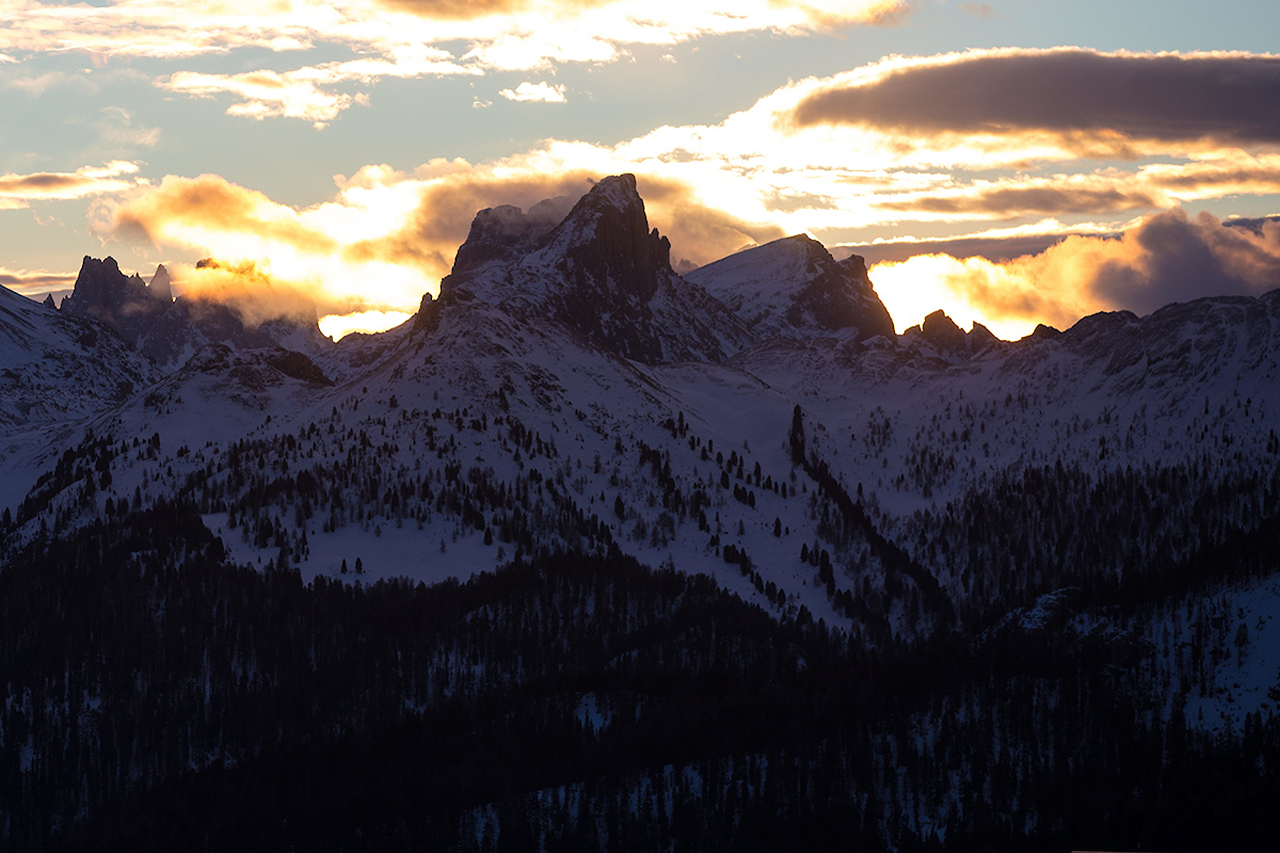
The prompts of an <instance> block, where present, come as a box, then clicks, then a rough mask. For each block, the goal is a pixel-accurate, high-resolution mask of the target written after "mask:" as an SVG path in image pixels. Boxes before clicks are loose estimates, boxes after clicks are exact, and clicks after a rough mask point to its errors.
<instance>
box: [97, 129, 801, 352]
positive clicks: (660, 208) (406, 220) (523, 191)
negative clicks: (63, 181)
mask: <svg viewBox="0 0 1280 853" xmlns="http://www.w3.org/2000/svg"><path fill="white" fill-rule="evenodd" d="M574 151H575V156H574V157H573V162H574V165H572V166H571V165H569V164H568V162H566V161H565V160H559V159H552V158H551V157H549V155H548V154H547V153H546V152H539V153H538V154H537V155H534V156H528V155H526V156H522V157H519V158H512V159H509V160H504V161H500V162H498V163H494V164H488V165H483V166H476V165H472V164H470V163H467V162H466V161H464V160H436V161H432V162H430V163H427V164H425V165H423V166H422V167H420V168H419V169H418V170H416V171H415V172H414V173H413V174H406V173H402V172H397V171H395V170H393V169H390V168H389V167H386V166H368V167H365V168H364V169H362V170H360V171H359V172H357V173H356V174H355V175H353V176H351V177H350V178H345V179H340V180H339V181H338V193H337V196H336V197H335V198H334V200H333V201H330V202H326V203H324V204H320V205H315V206H313V207H309V208H304V209H301V210H299V209H295V208H292V207H289V206H287V205H282V204H279V203H277V202H275V201H273V200H271V199H270V198H268V197H267V196H266V195H264V194H262V193H259V192H256V191H253V190H249V189H246V188H244V187H240V186H237V185H235V184H232V183H230V182H228V181H226V180H225V179H223V178H220V177H217V176H213V175H202V176H200V177H198V178H177V177H172V176H171V177H167V178H165V179H164V180H163V181H162V182H161V183H160V184H159V186H156V187H149V188H146V189H144V190H142V191H139V192H137V193H136V194H135V195H134V196H133V197H132V198H130V199H128V200H126V201H124V202H122V203H120V204H119V205H117V206H116V207H115V208H114V209H113V210H112V211H111V212H110V217H109V223H108V227H109V228H110V229H112V230H113V231H114V233H115V234H116V235H117V236H119V237H123V238H125V239H134V240H144V241H146V242H150V243H152V244H154V245H156V246H163V247H168V248H177V249H182V250H186V251H189V252H192V253H194V254H197V255H200V256H212V257H214V258H217V259H219V261H220V263H219V266H218V267H217V268H216V269H214V270H212V271H210V270H202V271H200V272H199V273H193V274H192V276H191V278H190V280H191V281H192V282H196V283H198V287H197V284H193V285H192V287H197V289H198V291H199V293H200V295H201V296H202V297H204V298H217V294H218V292H219V289H220V288H225V291H226V294H227V296H226V298H227V300H231V301H234V300H236V299H239V298H241V296H242V295H243V294H244V293H246V292H247V291H248V290H249V289H252V288H256V287H259V286H260V285H261V282H263V281H269V282H271V283H272V285H273V286H274V287H276V288H278V289H280V290H281V291H282V292H285V293H289V294H293V293H303V292H305V293H306V294H307V295H308V297H309V298H310V299H311V300H312V301H313V302H314V303H315V305H316V306H317V310H318V312H319V313H320V314H322V315H351V314H356V313H361V312H363V314H364V316H363V317H362V318H361V319H359V320H345V321H343V320H338V319H336V318H328V319H327V321H326V322H327V324H328V325H327V326H326V331H327V332H328V333H331V334H335V335H340V334H345V333H346V332H347V331H351V330H363V331H373V330H376V329H377V328H386V327H387V326H389V325H395V323H396V322H398V321H399V319H403V316H404V315H405V314H406V313H408V312H411V311H414V310H416V308H417V307H418V303H419V301H420V300H421V297H422V294H423V293H424V292H427V291H430V292H435V291H436V290H437V289H438V282H439V280H440V279H441V278H442V277H443V276H444V275H446V274H447V273H448V272H449V269H450V267H451V266H452V264H453V256H454V254H455V253H456V251H457V248H458V246H459V245H460V244H461V243H462V242H463V240H465V239H466V236H467V232H468V230H469V229H470V224H471V220H472V219H473V218H474V216H475V214H476V212H477V211H478V210H480V209H483V208H486V207H494V206H496V205H499V204H516V205H518V206H521V207H524V208H528V207H531V206H533V205H534V204H536V203H538V202H539V201H542V200H543V199H546V198H555V197H567V199H568V200H569V203H570V204H571V203H572V201H575V200H576V199H577V198H578V197H580V196H581V195H583V194H584V193H585V192H586V191H587V190H588V189H589V188H590V186H591V184H590V181H591V180H593V179H598V178H600V177H602V176H604V175H607V174H610V173H613V172H617V171H622V169H618V168H617V165H618V164H616V163H610V162H608V152H607V151H605V150H604V149H596V148H592V147H578V148H575V149H574ZM592 160H595V161H597V164H598V165H599V168H590V165H591V161H592ZM610 167H612V168H610ZM640 189H641V192H642V194H644V195H645V197H646V199H647V200H648V207H649V211H650V221H651V222H652V224H653V225H654V226H655V227H657V228H659V229H660V230H662V231H663V233H665V234H667V235H668V236H669V237H670V238H671V240H672V243H673V253H674V256H675V258H676V259H677V260H679V259H681V258H687V259H688V260H690V261H691V262H693V263H699V264H700V263H706V262H708V261H711V260H715V259H717V258H719V257H722V256H723V255H726V254H728V253H730V252H732V251H734V250H736V249H738V248H741V247H742V246H743V245H746V244H750V243H753V242H757V241H763V240H767V239H773V238H775V237H778V236H781V231H780V229H778V228H777V227H776V226H773V225H770V224H763V225H762V224H758V223H749V222H744V221H741V220H738V219H735V218H734V217H732V216H730V215H728V214H725V213H723V212H720V211H717V210H714V209H711V208H709V207H707V206H706V205H704V204H702V203H701V202H700V201H699V199H698V197H697V195H696V194H695V193H694V192H693V191H692V190H691V188H690V187H688V186H686V185H685V184H683V183H681V182H680V181H678V180H675V179H671V178H668V177H664V176H642V177H641V179H640ZM212 272H216V273H217V275H213V274H212ZM184 280H185V279H184ZM200 282H203V283H200ZM244 282H249V284H247V285H246V284H244ZM193 292H194V291H193ZM290 298H292V297H290ZM379 312H381V313H379ZM378 324H385V325H381V326H379V325H378Z"/></svg>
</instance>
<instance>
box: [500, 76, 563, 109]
mask: <svg viewBox="0 0 1280 853" xmlns="http://www.w3.org/2000/svg"><path fill="white" fill-rule="evenodd" d="M498 94H499V95H501V96H502V97H504V98H506V99H507V100H508V101H528V102H533V103H540V104H563V103H564V102H565V97H564V86H552V85H551V84H549V83H547V82H545V81H543V82H541V83H530V82H528V81H526V82H524V83H521V84H520V85H519V86H516V88H515V89H514V90H512V89H503V90H502V91H500V92H498Z"/></svg>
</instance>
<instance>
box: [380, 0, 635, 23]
mask: <svg viewBox="0 0 1280 853" xmlns="http://www.w3.org/2000/svg"><path fill="white" fill-rule="evenodd" d="M611 2H613V0H572V2H559V3H555V4H551V3H545V2H542V3H540V2H538V0H380V5H382V6H385V7H386V8H389V9H400V10H403V11H406V12H412V13H413V14H415V15H419V16H421V17H423V18H429V19H432V20H471V19H474V18H487V17H491V16H495V15H512V14H516V13H520V12H528V11H530V10H531V9H537V8H539V7H542V8H543V9H545V10H546V11H548V12H550V11H554V9H556V8H558V9H559V10H560V12H561V14H564V13H565V12H570V13H572V12H575V11H580V10H584V9H593V8H596V7H599V6H607V5H609V3H611Z"/></svg>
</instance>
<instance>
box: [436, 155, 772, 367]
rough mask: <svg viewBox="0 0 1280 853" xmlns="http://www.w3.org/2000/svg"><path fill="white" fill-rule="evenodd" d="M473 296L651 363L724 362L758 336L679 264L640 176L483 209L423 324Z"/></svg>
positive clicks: (610, 178)
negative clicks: (654, 221) (653, 224)
mask: <svg viewBox="0 0 1280 853" xmlns="http://www.w3.org/2000/svg"><path fill="white" fill-rule="evenodd" d="M549 223H550V224H549ZM470 298H476V299H479V300H481V301H483V302H487V303H489V304H491V305H495V306H499V307H502V308H503V309H504V310H506V311H508V312H510V313H512V314H514V315H516V316H534V315H541V316H543V317H545V318H547V319H551V320H554V321H557V322H560V323H563V324H564V325H566V326H569V327H570V328H572V329H574V330H575V331H577V332H578V333H580V334H582V335H583V336H585V337H586V338H587V339H588V340H590V341H591V342H592V343H594V344H596V345H599V346H602V347H604V348H606V349H608V350H610V351H612V352H614V353H616V354H618V355H621V356H623V357H625V358H630V359H634V360H636V361H642V362H646V363H650V364H655V363H659V362H666V361H689V360H693V361H707V360H711V361H718V360H720V359H722V358H724V357H726V356H727V355H729V354H732V353H733V352H736V351H737V350H739V349H741V348H742V347H743V346H745V345H746V344H747V343H749V342H750V339H751V336H750V335H749V333H747V331H746V329H745V328H743V326H742V324H741V323H740V322H739V321H738V319H737V318H736V317H734V316H733V315H732V314H731V313H730V312H728V311H727V310H725V308H724V306H722V305H720V304H719V303H718V302H716V300H714V299H712V298H710V297H709V296H708V295H707V293H706V292H705V291H704V290H703V289H702V288H701V287H698V286H696V285H691V284H690V283H689V282H686V281H684V280H683V279H681V278H680V277H679V276H677V275H676V274H675V272H674V271H673V270H672V269H671V243H670V242H669V241H668V240H667V238H666V237H663V236H661V235H660V234H659V233H658V231H657V229H656V228H655V229H650V227H649V220H648V217H647V216H646V214H645V208H644V201H643V200H642V199H641V198H640V194H639V192H638V190H637V189H636V179H635V176H634V175H615V176H612V177H607V178H604V179H602V180H600V181H598V182H597V183H596V184H595V185H594V186H592V188H591V189H590V190H589V191H588V192H587V193H585V194H584V195H583V196H582V197H581V198H579V199H577V200H576V201H574V202H573V203H572V204H570V203H569V201H568V200H567V199H548V200H547V201H543V202H540V203H539V204H537V205H534V206H533V207H532V208H530V209H529V211H528V212H527V213H524V212H521V211H520V209H519V208H517V207H512V206H509V205H508V206H502V207H495V208H490V209H488V210H482V211H480V212H479V213H478V214H477V215H476V218H475V220H474V221H473V222H472V225H471V232H470V234H469V235H468V237H467V240H466V242H465V243H464V244H463V245H462V246H461V247H460V248H459V249H458V255H457V258H456V260H455V261H454V266H453V272H452V273H450V274H449V275H448V276H446V277H445V278H444V280H443V281H441V282H440V299H439V300H438V302H437V303H435V304H432V303H430V302H428V301H427V300H424V302H423V306H422V310H421V311H420V316H419V318H418V320H417V321H416V322H415V328H417V329H425V330H427V331H430V330H432V329H434V328H435V327H436V325H437V324H438V322H439V313H440V312H441V311H442V310H445V309H447V308H448V307H449V306H451V305H453V304H454V303H456V302H464V301H467V300H468V299H470Z"/></svg>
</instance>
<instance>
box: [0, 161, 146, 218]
mask: <svg viewBox="0 0 1280 853" xmlns="http://www.w3.org/2000/svg"><path fill="white" fill-rule="evenodd" d="M137 172H138V164H136V163H130V162H125V161H120V160H117V161H113V162H110V163H107V164H105V165H102V166H84V167H81V168H79V169H76V170H75V171H74V172H32V173H29V174H14V173H9V174H6V175H0V210H3V209H14V208H23V207H28V206H30V204H31V203H32V202H35V201H65V200H67V199H78V198H88V197H90V196H96V195H104V194H110V193H120V192H123V191H125V190H129V189H133V188H135V187H136V186H138V184H139V181H138V179H136V178H133V177H129V176H132V175H136V174H137Z"/></svg>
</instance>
